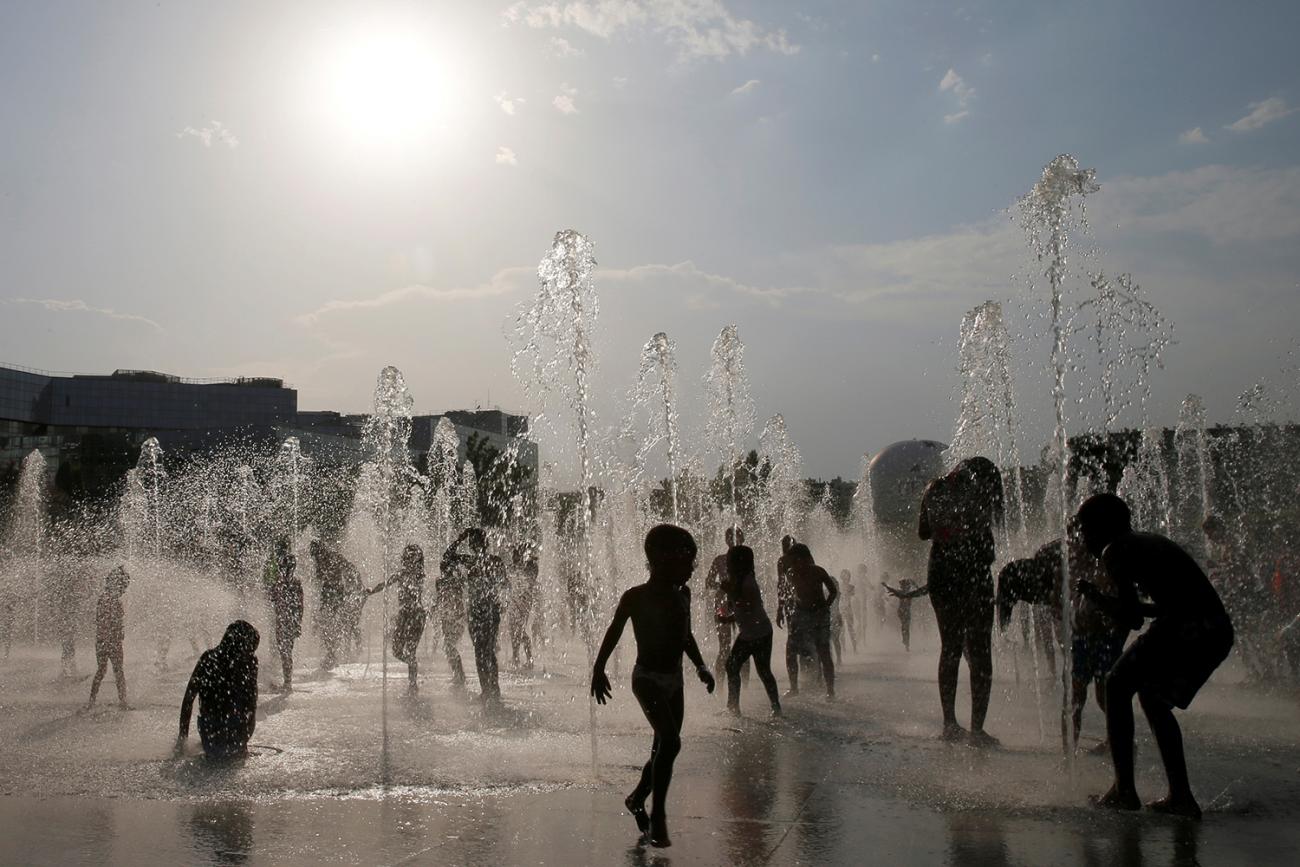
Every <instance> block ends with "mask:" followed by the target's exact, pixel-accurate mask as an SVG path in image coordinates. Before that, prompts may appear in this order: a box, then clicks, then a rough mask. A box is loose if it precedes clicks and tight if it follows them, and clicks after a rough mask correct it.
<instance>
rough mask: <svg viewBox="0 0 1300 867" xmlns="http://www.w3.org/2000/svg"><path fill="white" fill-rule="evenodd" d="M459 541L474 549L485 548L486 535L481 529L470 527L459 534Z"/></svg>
mask: <svg viewBox="0 0 1300 867" xmlns="http://www.w3.org/2000/svg"><path fill="white" fill-rule="evenodd" d="M461 539H463V540H464V541H466V542H468V543H469V544H470V545H471V546H472V547H475V548H486V547H487V533H485V532H483V528H482V527H470V528H469V529H468V530H466V531H465V532H464V533H461Z"/></svg>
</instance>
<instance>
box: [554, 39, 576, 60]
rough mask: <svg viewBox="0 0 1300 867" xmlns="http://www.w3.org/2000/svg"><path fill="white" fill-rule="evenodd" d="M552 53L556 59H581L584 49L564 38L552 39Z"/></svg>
mask: <svg viewBox="0 0 1300 867" xmlns="http://www.w3.org/2000/svg"><path fill="white" fill-rule="evenodd" d="M551 53H552V54H554V55H555V56H556V57H581V56H582V49H581V48H577V47H576V46H574V44H573V43H572V42H570V41H569V40H567V39H565V38H564V37H563V36H552V37H551Z"/></svg>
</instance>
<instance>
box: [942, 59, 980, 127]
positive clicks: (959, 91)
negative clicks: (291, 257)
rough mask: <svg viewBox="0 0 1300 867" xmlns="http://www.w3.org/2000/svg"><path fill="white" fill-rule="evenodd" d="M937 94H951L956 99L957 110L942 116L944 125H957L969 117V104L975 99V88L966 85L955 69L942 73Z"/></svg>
mask: <svg viewBox="0 0 1300 867" xmlns="http://www.w3.org/2000/svg"><path fill="white" fill-rule="evenodd" d="M939 92H940V93H951V94H952V95H953V96H954V97H956V99H957V110H956V111H954V112H951V113H949V114H945V115H944V116H943V122H944V123H947V124H953V123H958V122H959V121H961V120H963V119H965V118H967V117H969V116H970V103H971V100H972V99H974V98H975V88H973V87H971V86H970V85H969V84H967V83H966V80H965V79H964V78H962V77H961V76H960V75H958V74H957V71H956V70H955V69H949V70H948V71H947V72H946V73H944V76H943V78H942V79H941V80H940V81H939Z"/></svg>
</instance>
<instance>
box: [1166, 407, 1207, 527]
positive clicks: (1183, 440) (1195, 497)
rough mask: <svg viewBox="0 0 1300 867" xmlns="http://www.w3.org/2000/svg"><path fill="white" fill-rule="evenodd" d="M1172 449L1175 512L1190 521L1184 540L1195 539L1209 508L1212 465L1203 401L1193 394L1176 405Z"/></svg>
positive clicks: (1183, 519)
mask: <svg viewBox="0 0 1300 867" xmlns="http://www.w3.org/2000/svg"><path fill="white" fill-rule="evenodd" d="M1174 451H1175V453H1176V455H1177V457H1178V476H1179V484H1178V488H1177V492H1178V507H1177V508H1178V515H1179V518H1180V520H1181V522H1182V523H1183V524H1184V526H1187V525H1189V524H1190V527H1191V528H1190V529H1189V531H1188V532H1185V533H1184V534H1183V536H1184V538H1185V539H1197V541H1198V544H1197V545H1196V546H1195V547H1197V548H1199V547H1200V544H1199V541H1200V536H1201V534H1200V532H1199V531H1200V528H1201V525H1202V524H1203V523H1204V522H1205V519H1206V518H1208V517H1209V516H1210V513H1211V511H1212V507H1211V502H1210V487H1211V484H1212V478H1211V473H1212V471H1213V470H1212V466H1211V463H1210V448H1209V442H1208V439H1207V436H1206V432H1205V403H1204V401H1202V400H1201V398H1200V397H1199V396H1197V395H1195V394H1189V395H1187V397H1185V398H1183V402H1182V404H1181V405H1180V406H1179V408H1178V426H1177V427H1176V428H1174Z"/></svg>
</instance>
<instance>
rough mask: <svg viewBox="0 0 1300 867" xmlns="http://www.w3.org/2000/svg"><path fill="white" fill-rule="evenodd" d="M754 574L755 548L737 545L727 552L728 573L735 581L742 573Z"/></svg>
mask: <svg viewBox="0 0 1300 867" xmlns="http://www.w3.org/2000/svg"><path fill="white" fill-rule="evenodd" d="M753 574H754V549H753V548H751V547H749V546H748V545H736V546H734V547H733V548H732V549H731V550H730V551H728V552H727V575H728V576H729V577H730V578H731V579H732V580H733V581H734V580H735V579H737V578H739V577H741V576H742V575H753Z"/></svg>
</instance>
